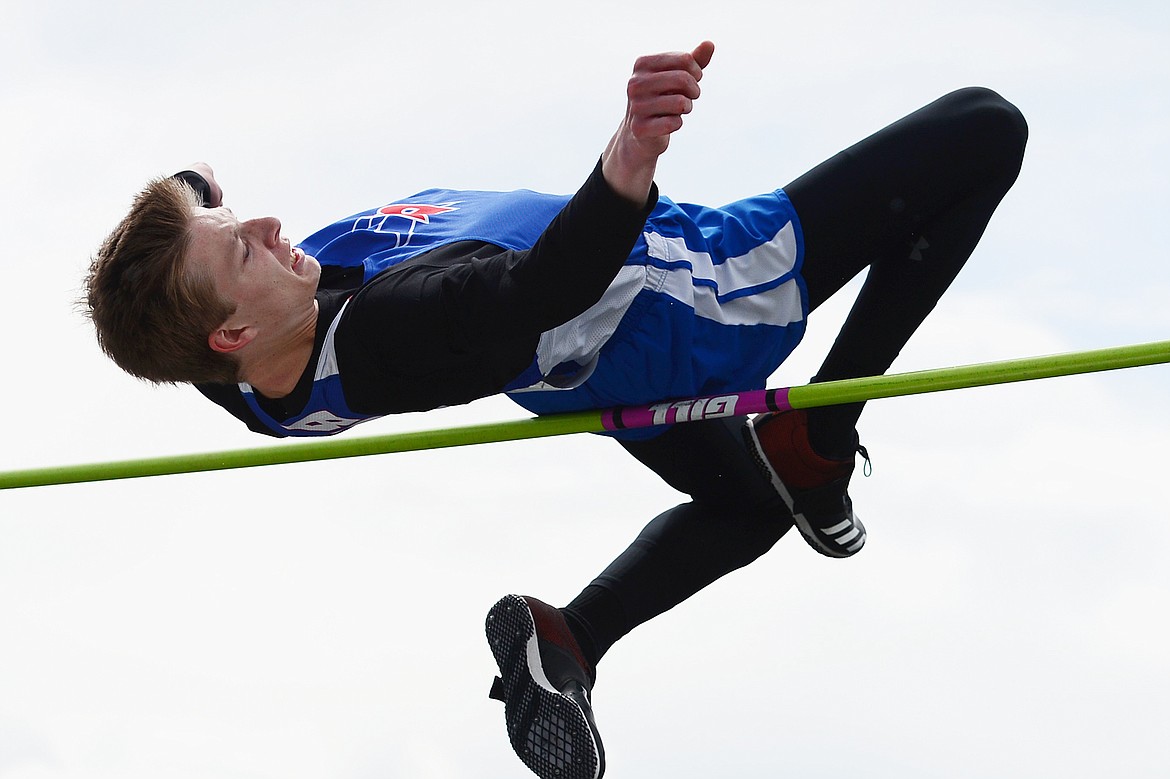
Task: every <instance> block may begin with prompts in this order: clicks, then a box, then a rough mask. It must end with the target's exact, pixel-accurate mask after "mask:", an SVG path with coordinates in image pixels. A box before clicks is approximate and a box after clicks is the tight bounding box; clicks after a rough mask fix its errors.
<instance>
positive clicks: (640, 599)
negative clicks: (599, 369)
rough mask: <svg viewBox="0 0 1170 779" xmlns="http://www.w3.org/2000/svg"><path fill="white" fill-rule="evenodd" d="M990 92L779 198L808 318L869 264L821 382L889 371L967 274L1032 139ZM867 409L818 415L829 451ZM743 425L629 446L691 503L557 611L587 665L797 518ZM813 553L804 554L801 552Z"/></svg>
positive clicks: (843, 160) (881, 137)
mask: <svg viewBox="0 0 1170 779" xmlns="http://www.w3.org/2000/svg"><path fill="white" fill-rule="evenodd" d="M1027 133H1028V131H1027V125H1026V124H1025V122H1024V118H1023V116H1022V115H1021V114H1020V112H1019V111H1018V110H1016V108H1015V107H1014V106H1013V105H1011V104H1010V103H1008V102H1007V101H1005V100H1004V99H1003V98H1001V97H1000V96H999V95H997V94H996V93H994V92H991V91H989V90H986V89H978V88H970V89H963V90H959V91H957V92H954V93H951V94H949V95H947V96H945V97H943V98H941V99H939V100H937V101H935V102H933V103H931V104H930V105H928V106H926V107H925V108H922V109H920V110H918V111H916V112H914V113H913V114H911V115H909V116H907V117H906V118H904V119H902V120H900V121H898V122H895V123H894V124H892V125H890V126H889V127H887V128H885V129H884V130H881V131H880V132H878V133H877V134H875V135H873V136H871V137H869V138H867V139H866V140H864V141H862V142H860V143H858V144H857V145H855V146H853V147H851V148H849V149H847V150H845V151H843V152H841V153H840V154H838V155H836V156H835V157H833V158H832V159H830V160H828V161H827V162H824V163H822V164H821V165H819V166H817V167H816V168H814V169H813V170H811V171H809V172H808V173H806V174H805V175H803V176H801V177H800V178H798V179H796V180H795V181H793V182H792V183H791V184H789V185H788V186H787V187H785V188H784V190H785V192H786V193H787V194H788V196H789V197H790V198H791V200H792V203H793V205H794V206H795V208H796V213H797V215H798V217H799V219H800V224H801V228H802V229H803V231H804V241H805V258H804V268H803V275H804V279H805V282H806V283H807V284H808V293H809V304H810V307H811V308H812V309H816V307H817V306H819V305H820V304H821V303H823V302H824V301H825V300H826V299H828V298H829V297H830V296H831V295H832V294H833V293H835V292H836V291H837V290H839V289H840V288H841V287H842V286H843V285H844V284H845V283H846V282H848V281H849V280H850V279H852V278H853V277H854V276H855V275H857V274H858V273H859V272H860V271H861V270H862V269H863V268H866V267H868V268H869V273H868V275H867V276H866V280H865V283H864V285H863V286H862V289H861V292H860V294H859V295H858V298H857V301H856V302H855V303H854V305H853V307H852V309H851V310H850V313H849V316H848V318H847V319H846V321H845V324H844V325H843V326H842V328H841V332H840V334H839V335H838V337H837V339H836V342H835V343H834V345H833V347H832V349H831V350H830V351H829V354H828V356H827V357H826V359H825V362H824V364H823V365H822V366H821V368H820V370H819V371H818V372H817V375H816V377H815V378H814V379H813V380H814V381H829V380H833V379H847V378H854V377H858V376H872V375H878V374H881V373H884V372H885V371H886V370H887V369H888V368H889V367H890V364H891V363H892V362H893V361H894V358H895V357H897V355H898V352H899V351H900V350H901V349H902V347H903V345H905V343H906V341H907V340H908V339H909V338H910V336H911V334H913V333H914V331H915V330H916V329H917V328H918V326H919V325H920V324H921V323H922V321H923V319H924V318H925V317H926V315H927V314H928V313H930V311H931V310H932V309H933V308H934V306H935V304H936V303H937V302H938V300H939V298H940V297H941V296H942V294H943V292H944V291H945V290H946V289H947V287H948V286H949V285H950V283H951V281H952V280H953V279H954V278H955V275H956V274H957V273H958V272H959V270H960V269H961V268H962V267H963V264H964V263H965V262H966V261H967V258H968V257H969V256H970V254H971V252H972V250H974V248H975V245H976V243H977V242H978V241H979V238H980V236H982V234H983V230H984V228H985V227H986V226H987V222H988V220H989V219H990V218H991V215H992V213H993V212H994V211H995V208H996V206H997V205H998V204H999V201H1000V200H1001V199H1002V198H1003V196H1004V195H1005V194H1006V193H1007V191H1008V189H1009V188H1010V187H1011V185H1012V184H1013V182H1014V181H1015V179H1016V176H1017V174H1018V173H1019V170H1020V163H1021V161H1022V158H1023V153H1024V145H1025V142H1026V140H1027ZM861 406H862V404H856V405H854V406H838V407H831V408H825V409H814V410H812V411H811V412H810V423H809V428H810V437H811V439H812V444H813V447H814V448H815V449H816V450H817V451H818V452H819V453H820V454H822V455H824V456H828V457H833V456H837V457H842V456H846V455H849V454H851V446H852V442H853V431H854V427H855V425H856V423H857V419H858V417H859V415H860V414H861ZM743 422H744V419H743V418H742V417H741V418H735V419H721V420H711V421H706V422H694V423H687V424H683V425H675V426H673V427H671V428H670V429H668V430H667V431H666V432H665V433H663V434H662V435H660V436H658V437H656V438H654V439H651V440H649V441H638V442H623V444H622V445H623V446H624V447H625V448H626V449H627V450H628V451H629V452H630V453H631V454H633V455H634V456H635V457H636V458H638V459H639V460H640V461H641V462H642V463H643V464H645V465H646V466H648V467H649V468H651V469H652V470H653V471H654V472H655V473H657V474H658V475H659V476H661V477H662V478H663V479H664V480H666V482H667V483H668V484H670V485H671V486H672V487H674V488H675V489H677V490H679V491H680V492H683V493H686V494H687V495H689V496H690V498H691V500H690V502H688V503H683V504H682V505H680V506H676V507H675V508H673V509H670V510H669V511H667V512H665V513H663V514H661V515H659V516H658V517H657V518H655V519H654V520H653V521H651V522H650V524H649V525H647V526H646V528H645V529H644V530H642V532H641V533H640V534H639V535H638V537H637V539H635V541H634V542H633V544H631V545H630V547H629V548H628V549H626V550H625V551H624V552H623V553H622V554H621V555H620V556H619V557H618V558H617V559H616V560H614V562H613V563H611V564H610V565H609V567H608V568H606V569H605V571H604V572H602V573H601V575H600V576H598V577H597V578H596V579H595V580H594V581H593V582H592V583H591V584H590V585H589V586H588V587H586V588H585V590H584V591H583V592H582V593H581V594H580V595H579V596H577V598H575V599H574V600H573V602H572V603H570V604H569V605H568V606H567V607H566V608H565V609H564V612H565V615H566V617H567V618H568V619H569V623H570V625H571V627H572V628H573V631H574V633H575V634H576V635H577V637H578V639H579V641H580V642H581V644H582V648H583V649H584V651H585V653H586V654H587V655H588V656H589V658H590V659H591V660H592V661H593V662H596V661H597V660H599V659H600V658H601V656H602V655H604V654H605V652H606V651H607V650H608V649H609V647H610V646H612V645H613V643H614V642H615V641H617V640H618V639H619V638H621V637H622V636H623V635H625V634H626V633H627V632H629V631H630V630H632V629H633V628H635V627H636V626H638V625H640V624H641V623H643V622H645V621H646V620H648V619H650V618H652V617H654V616H656V615H658V614H661V613H662V612H664V611H666V610H667V609H670V608H672V607H674V606H675V605H677V604H678V603H681V602H682V601H683V600H685V599H686V598H688V597H690V596H691V595H693V594H694V593H696V592H698V591H699V590H700V589H702V588H703V587H705V586H707V585H708V584H710V583H711V582H713V581H715V580H716V579H718V578H719V577H721V576H723V575H724V574H726V573H729V572H731V571H733V570H735V569H737V568H740V567H742V566H744V565H747V564H748V563H750V562H751V561H752V560H755V559H756V558H757V557H759V556H760V555H762V554H763V553H764V552H766V551H768V550H769V549H770V548H771V547H772V545H773V544H775V543H776V541H777V540H779V538H780V537H781V536H783V535H784V533H786V532H787V531H788V529H789V528H790V527H791V526H792V517H791V514H790V513H789V512H788V510H787V508H786V507H785V505H784V503H783V502H782V501H781V499H780V498H779V496H778V495H777V494H776V492H775V490H774V489H773V488H772V487H771V485H770V484H769V483H768V482H767V481H766V480H765V479H764V478H763V477H762V476H761V475H760V474H759V472H758V470H757V469H756V467H755V466H754V464H753V463H752V461H751V459H750V456H749V454H748V451H747V449H746V447H745V445H744V440H743V437H742V433H741V428H742V425H743ZM810 554H811V552H810Z"/></svg>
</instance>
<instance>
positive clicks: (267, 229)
mask: <svg viewBox="0 0 1170 779" xmlns="http://www.w3.org/2000/svg"><path fill="white" fill-rule="evenodd" d="M248 224H249V226H250V227H251V228H252V229H253V230H255V231H256V234H257V235H258V236H259V237H260V239H261V240H262V241H264V245H265V246H267V247H269V248H275V247H276V246H277V245H278V244H279V243H280V220H279V219H277V218H276V217H275V216H262V217H260V218H259V219H250V220H248Z"/></svg>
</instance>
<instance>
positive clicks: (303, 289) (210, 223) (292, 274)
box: [187, 207, 321, 351]
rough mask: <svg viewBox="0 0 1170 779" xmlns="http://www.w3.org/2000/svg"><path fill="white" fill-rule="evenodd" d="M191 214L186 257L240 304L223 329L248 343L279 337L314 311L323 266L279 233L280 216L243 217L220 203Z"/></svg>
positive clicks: (300, 325) (291, 329)
mask: <svg viewBox="0 0 1170 779" xmlns="http://www.w3.org/2000/svg"><path fill="white" fill-rule="evenodd" d="M192 217H193V218H192V221H191V244H190V247H189V249H188V254H187V262H188V263H190V266H191V267H193V268H202V269H203V271H204V272H206V273H208V274H209V275H210V277H211V279H212V281H213V282H214V284H215V288H216V289H217V290H218V291H219V293H220V294H221V295H223V296H224V297H226V298H228V299H229V300H231V301H233V302H234V303H235V304H236V312H235V313H234V314H233V315H232V316H231V317H229V318H228V321H227V322H226V323H224V326H225V328H227V329H228V330H232V331H238V333H240V334H242V335H243V336H245V343H247V341H249V340H251V339H252V338H254V337H255V336H256V335H257V334H259V333H264V334H266V335H268V336H269V337H273V336H275V337H276V338H280V337H281V335H282V334H285V333H287V332H292V331H295V330H297V329H298V328H299V327H302V326H303V324H304V321H305V317H306V316H308V315H310V314H312V315H313V316H315V312H316V304H315V299H314V293H315V292H316V291H317V282H318V281H319V279H320V277H321V266H320V265H319V264H318V263H317V260H316V259H315V258H313V257H310V256H308V255H306V254H305V253H304V252H303V251H301V250H300V249H297V248H295V247H293V246H292V245H291V244H290V242H289V241H288V239H287V238H284V237H282V236H281V234H280V221H279V220H278V219H275V218H273V217H264V218H262V219H249V220H247V221H243V222H241V221H239V220H238V219H236V217H235V214H233V213H232V212H231V210H230V209H227V208H222V207H221V208H196V209H193V211H192ZM245 329H247V330H246V331H245ZM241 345H243V344H241ZM214 346H215V344H213V347H214ZM230 350H231V349H229V348H223V349H220V351H230Z"/></svg>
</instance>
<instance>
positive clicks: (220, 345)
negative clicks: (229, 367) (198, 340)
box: [207, 325, 256, 354]
mask: <svg viewBox="0 0 1170 779" xmlns="http://www.w3.org/2000/svg"><path fill="white" fill-rule="evenodd" d="M255 337H256V331H255V329H253V328H251V327H248V326H246V325H245V326H244V327H236V328H231V327H226V326H225V327H221V328H219V329H218V330H214V331H212V333H211V335H209V336H207V345H208V346H210V347H211V350H212V351H213V352H220V353H222V354H229V353H231V352H234V351H236V350H238V349H242V348H243V347H245V346H247V345H248V344H249V343H251V342H252V339H253V338H255Z"/></svg>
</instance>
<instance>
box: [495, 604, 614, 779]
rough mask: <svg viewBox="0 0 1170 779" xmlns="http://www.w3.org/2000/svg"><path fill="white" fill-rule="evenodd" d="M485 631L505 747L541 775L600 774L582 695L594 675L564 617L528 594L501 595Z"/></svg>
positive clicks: (571, 778) (597, 744)
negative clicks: (492, 658)
mask: <svg viewBox="0 0 1170 779" xmlns="http://www.w3.org/2000/svg"><path fill="white" fill-rule="evenodd" d="M486 632H487V640H488V644H490V645H491V648H492V654H493V655H495V658H496V664H497V665H498V666H499V667H500V675H499V676H498V677H497V678H496V680H495V682H494V683H493V684H492V690H491V697H492V698H495V699H496V700H501V701H503V702H504V720H505V722H506V723H507V726H508V739H509V740H510V741H511V742H512V749H514V750H515V751H516V754H517V755H518V756H519V757H520V759H521V760H523V761H524V764H525V765H526V766H528V767H529V768H530V769H532V771H533V772H534V773H536V775H537V776H539V777H541V779H601V776H602V774H604V773H605V750H604V749H603V747H602V745H601V736H600V735H598V733H597V725H596V723H594V721H593V708H592V706H591V704H590V700H589V694H590V691H591V690H592V689H593V682H594V680H595V679H596V674H595V672H594V670H593V669H592V668H591V667H590V665H589V663H588V662H587V661H586V660H585V657H584V656H583V654H582V653H581V648H580V647H579V646H578V645H577V640H576V639H575V638H573V634H572V633H571V632H570V631H569V626H568V624H567V623H566V622H565V618H564V617H563V616H562V615H561V612H560V611H559V610H557V609H556V608H554V607H552V606H550V605H548V604H547V603H542V602H541V601H538V600H536V599H535V598H529V597H522V596H520V595H506V596H504V597H503V598H501V599H500V600H499V601H498V602H497V603H496V605H494V606H492V608H491V610H490V611H488V615H487V622H486Z"/></svg>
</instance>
